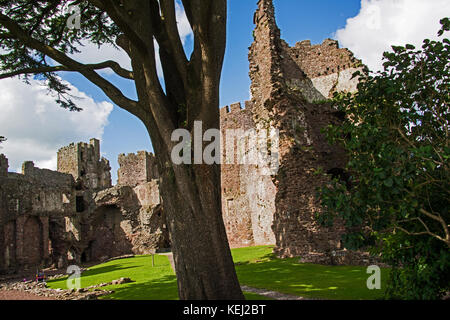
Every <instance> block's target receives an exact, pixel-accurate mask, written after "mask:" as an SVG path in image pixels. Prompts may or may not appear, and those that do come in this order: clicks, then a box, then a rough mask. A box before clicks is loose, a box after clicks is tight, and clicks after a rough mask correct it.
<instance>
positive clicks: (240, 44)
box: [0, 0, 450, 183]
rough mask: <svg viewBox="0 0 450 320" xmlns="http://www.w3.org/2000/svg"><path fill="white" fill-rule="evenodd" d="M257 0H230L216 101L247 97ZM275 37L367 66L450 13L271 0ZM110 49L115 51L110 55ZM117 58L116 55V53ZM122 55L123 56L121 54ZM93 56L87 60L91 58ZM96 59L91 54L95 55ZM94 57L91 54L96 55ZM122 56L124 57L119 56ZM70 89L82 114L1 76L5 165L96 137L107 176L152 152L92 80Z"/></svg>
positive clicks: (51, 164)
mask: <svg viewBox="0 0 450 320" xmlns="http://www.w3.org/2000/svg"><path fill="white" fill-rule="evenodd" d="M177 1H179V0H177ZM256 3H257V0H228V34H227V50H226V55H225V62H224V68H223V74H222V80H221V92H220V105H221V106H225V105H229V104H231V103H234V102H243V101H245V100H247V99H249V87H250V79H249V76H248V60H247V59H248V47H249V46H250V45H251V43H252V41H253V37H252V31H253V28H254V26H253V14H254V12H255V9H256V6H257V5H256ZM274 4H275V11H276V18H277V23H278V26H279V27H280V29H281V36H282V38H283V39H284V40H286V41H287V42H288V43H289V44H290V45H294V44H295V43H296V42H297V41H301V40H306V39H309V40H311V42H312V43H321V42H322V41H323V40H324V39H326V38H334V39H337V40H339V42H340V44H341V46H342V47H347V48H349V49H350V50H351V51H353V53H354V54H355V56H356V57H358V58H360V59H362V60H363V62H364V63H365V64H367V65H368V66H369V67H370V68H371V69H372V70H377V69H379V68H380V65H381V59H380V58H381V56H382V53H383V52H384V51H387V50H389V49H390V46H391V45H404V44H406V43H412V44H415V45H416V46H420V44H421V43H422V40H423V39H425V38H436V33H437V31H438V29H439V20H440V19H441V18H443V17H445V16H447V17H448V16H450V1H448V0H427V1H425V0H342V1H338V0H314V1H313V0H274ZM177 12H178V13H179V14H180V21H181V22H180V31H181V33H182V38H183V39H184V40H185V46H186V48H190V47H191V46H192V39H191V37H190V36H189V27H188V26H187V21H186V19H184V20H183V17H182V13H183V11H182V9H180V8H179V10H178V11H177ZM82 51H83V55H82V56H81V57H80V61H81V62H85V63H95V62H100V61H104V60H106V59H111V58H113V59H114V60H118V61H119V62H120V63H122V65H123V66H124V67H127V68H129V66H127V65H126V64H127V63H128V61H126V60H125V62H124V55H123V54H122V55H120V54H119V56H116V55H117V52H118V51H114V50H111V48H101V49H100V51H99V50H97V48H95V47H93V46H90V47H89V46H87V47H85V48H82ZM111 55H112V56H113V57H111ZM115 58H117V59H115ZM125 58H126V57H125ZM91 59H93V60H91ZM95 59H97V60H95ZM94 60H95V61H94ZM123 62H124V63H123ZM102 75H103V76H105V77H107V78H108V79H110V80H111V81H112V82H114V83H115V84H117V85H118V86H119V87H120V88H121V89H122V90H123V91H124V92H125V94H126V95H127V96H129V97H131V98H134V97H135V91H134V87H133V84H132V83H131V82H130V81H128V80H124V79H120V78H118V77H115V76H113V75H112V74H111V73H106V74H105V73H102ZM61 76H62V77H63V79H65V80H66V81H68V82H70V83H71V85H72V86H73V89H74V90H73V91H74V93H75V94H76V95H79V96H83V97H84V99H83V100H80V101H79V105H80V106H81V107H83V108H84V111H82V112H81V113H77V114H74V113H70V112H68V111H66V110H62V109H60V108H58V107H57V106H56V105H55V103H54V100H53V99H52V97H50V96H48V94H47V93H46V91H45V89H43V88H42V86H40V84H39V83H38V82H33V83H32V86H26V85H24V84H23V83H22V82H20V80H18V79H5V80H1V81H0V108H1V112H0V135H2V136H6V137H7V138H8V141H6V142H5V143H3V144H2V146H1V147H0V148H1V150H0V152H1V153H4V154H6V155H7V157H8V158H9V160H10V161H9V163H10V171H20V166H21V163H22V162H23V161H27V160H32V161H34V162H35V164H36V166H39V167H41V168H49V169H55V168H56V152H57V150H58V149H59V148H61V147H63V146H65V145H67V144H69V143H71V142H78V141H86V142H87V141H88V140H89V138H91V137H96V138H100V139H101V140H102V143H101V152H102V155H103V156H105V157H106V158H107V159H109V160H110V162H111V167H112V171H111V173H112V177H113V183H115V182H116V177H117V169H118V164H117V157H118V154H120V153H131V152H133V153H134V152H136V151H138V150H148V151H152V148H151V142H150V139H149V136H148V134H147V132H146V130H145V128H144V126H143V124H142V123H141V122H140V121H139V120H138V119H137V118H135V117H134V116H133V115H131V114H129V113H127V112H126V111H123V110H121V109H120V108H118V107H115V106H114V107H113V105H112V104H111V103H110V102H109V100H108V98H107V97H106V96H105V95H104V94H103V93H102V92H101V91H100V90H99V89H98V88H96V87H95V86H94V85H92V84H90V83H89V82H88V81H86V80H85V79H84V78H83V77H81V76H79V75H77V74H69V73H62V74H61Z"/></svg>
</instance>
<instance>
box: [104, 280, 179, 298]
mask: <svg viewBox="0 0 450 320" xmlns="http://www.w3.org/2000/svg"><path fill="white" fill-rule="evenodd" d="M105 289H108V290H110V289H112V290H114V291H115V292H114V293H113V294H111V295H108V296H104V297H103V298H102V300H178V287H177V278H176V276H174V275H166V276H163V277H160V278H158V279H154V280H151V281H147V282H141V283H130V284H127V285H120V286H109V287H105Z"/></svg>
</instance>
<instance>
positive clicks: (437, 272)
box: [319, 18, 450, 299]
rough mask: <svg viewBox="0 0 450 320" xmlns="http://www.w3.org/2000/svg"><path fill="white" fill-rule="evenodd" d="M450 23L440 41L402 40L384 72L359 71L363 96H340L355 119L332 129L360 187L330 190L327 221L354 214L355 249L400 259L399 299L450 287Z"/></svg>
mask: <svg viewBox="0 0 450 320" xmlns="http://www.w3.org/2000/svg"><path fill="white" fill-rule="evenodd" d="M441 24H442V29H441V30H440V31H439V36H441V40H440V41H430V40H428V39H426V40H424V42H423V46H422V48H421V49H418V50H417V49H416V48H415V47H414V46H412V45H406V46H404V47H403V46H394V47H393V52H386V53H384V70H383V71H381V72H379V73H377V74H370V73H369V72H368V70H367V69H366V74H359V75H360V76H361V80H360V83H359V85H358V92H357V93H356V94H354V95H352V94H337V95H336V96H335V99H334V104H335V106H336V108H338V109H339V110H340V111H342V112H345V113H346V114H347V119H346V120H345V122H344V123H343V124H342V125H341V126H330V127H328V128H327V129H326V130H325V131H326V133H327V136H328V137H329V139H330V142H332V143H335V144H340V145H342V146H343V147H344V148H345V150H346V151H347V154H348V159H349V161H348V163H347V168H346V170H347V171H348V173H349V174H350V176H351V181H350V185H351V187H350V188H348V185H346V184H345V183H344V182H342V181H338V180H334V181H333V182H332V183H331V184H330V185H328V186H325V187H324V188H322V190H321V199H322V204H323V206H324V212H323V214H321V215H320V216H319V219H320V221H322V222H323V223H327V224H332V223H333V220H334V219H335V218H336V217H340V218H342V219H344V221H345V222H346V226H347V230H348V233H346V235H345V236H344V239H343V240H344V244H345V246H346V247H347V248H352V249H358V248H366V249H367V248H369V249H370V250H371V252H372V253H374V254H379V255H380V256H381V259H382V260H383V261H384V262H386V263H388V264H390V265H391V266H392V267H393V269H392V274H391V276H392V277H391V280H390V282H389V290H388V294H389V295H390V296H391V297H400V298H413V299H418V298H419V299H420V298H424V299H430V298H432V299H434V298H438V297H440V295H442V294H443V293H445V291H446V290H449V284H450V278H449V276H450V272H449V271H450V250H449V248H450V231H449V223H450V214H449V206H450V202H449V199H450V185H449V181H450V174H449V157H450V145H449V98H450V95H449V85H450V81H449V80H450V74H449V71H450V63H449V53H450V41H449V40H448V39H447V38H442V36H443V35H444V33H445V32H447V31H449V30H450V22H449V19H448V18H445V19H443V20H442V21H441Z"/></svg>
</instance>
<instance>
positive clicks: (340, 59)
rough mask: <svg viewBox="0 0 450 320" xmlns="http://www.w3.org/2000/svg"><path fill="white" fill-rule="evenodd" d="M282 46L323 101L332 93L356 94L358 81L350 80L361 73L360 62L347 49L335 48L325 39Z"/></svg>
mask: <svg viewBox="0 0 450 320" xmlns="http://www.w3.org/2000/svg"><path fill="white" fill-rule="evenodd" d="M284 47H285V51H286V52H287V54H288V55H289V57H290V58H291V59H292V60H293V61H294V62H295V64H296V65H298V66H299V68H300V69H301V70H302V71H303V72H304V73H305V74H306V76H307V78H309V79H311V81H312V84H313V86H314V88H316V89H317V91H319V92H320V94H321V95H322V96H323V97H324V98H331V97H332V95H333V93H334V92H343V91H345V92H355V91H356V89H357V88H356V86H357V84H358V78H357V77H356V78H354V79H352V75H353V74H354V73H355V72H356V71H358V70H360V71H361V70H362V63H361V61H360V60H358V59H356V58H355V57H354V55H353V53H352V52H351V51H350V50H348V49H346V48H339V43H338V42H337V41H336V40H333V39H326V40H324V41H323V43H322V44H318V45H311V41H309V40H305V41H301V42H297V43H296V45H295V46H294V47H289V46H287V44H285V45H284Z"/></svg>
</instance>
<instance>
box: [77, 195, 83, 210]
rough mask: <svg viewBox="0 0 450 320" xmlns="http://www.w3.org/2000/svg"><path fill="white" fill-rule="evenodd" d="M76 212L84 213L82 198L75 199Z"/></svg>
mask: <svg viewBox="0 0 450 320" xmlns="http://www.w3.org/2000/svg"><path fill="white" fill-rule="evenodd" d="M76 210H77V212H83V211H84V200H83V197H82V196H77V197H76Z"/></svg>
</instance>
